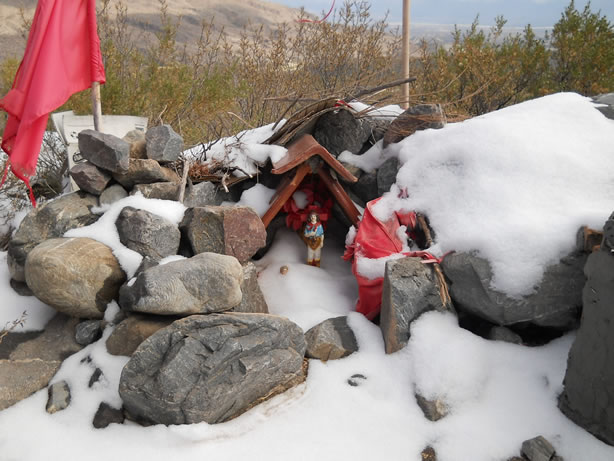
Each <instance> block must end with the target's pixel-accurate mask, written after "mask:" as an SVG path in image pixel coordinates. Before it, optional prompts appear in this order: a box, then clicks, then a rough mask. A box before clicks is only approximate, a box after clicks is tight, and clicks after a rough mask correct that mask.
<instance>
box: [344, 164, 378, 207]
mask: <svg viewBox="0 0 614 461" xmlns="http://www.w3.org/2000/svg"><path fill="white" fill-rule="evenodd" d="M350 190H351V191H352V192H353V193H355V194H356V195H357V196H358V198H360V200H362V201H363V202H364V203H367V202H370V201H371V200H373V199H376V198H377V197H379V189H378V187H377V172H373V173H365V174H363V175H361V176H360V178H359V179H358V182H356V183H354V184H352V185H351V186H350Z"/></svg>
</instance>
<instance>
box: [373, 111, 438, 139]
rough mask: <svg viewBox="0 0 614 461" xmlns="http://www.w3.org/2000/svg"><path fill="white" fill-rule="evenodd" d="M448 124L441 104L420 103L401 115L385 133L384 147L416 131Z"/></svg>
mask: <svg viewBox="0 0 614 461" xmlns="http://www.w3.org/2000/svg"><path fill="white" fill-rule="evenodd" d="M445 124H446V116H445V114H444V112H443V109H442V108H441V106H440V105H439V104H418V105H416V106H412V107H410V108H409V109H407V110H406V111H405V112H403V113H402V114H401V115H399V116H398V117H397V118H396V119H395V120H394V121H393V122H392V123H391V124H390V126H389V127H388V130H387V131H386V134H385V135H384V147H386V146H387V145H388V144H393V143H396V142H399V141H401V140H402V139H405V138H406V137H407V136H410V135H412V134H414V133H415V132H416V131H420V130H426V129H427V128H432V129H439V128H443V127H444V126H445Z"/></svg>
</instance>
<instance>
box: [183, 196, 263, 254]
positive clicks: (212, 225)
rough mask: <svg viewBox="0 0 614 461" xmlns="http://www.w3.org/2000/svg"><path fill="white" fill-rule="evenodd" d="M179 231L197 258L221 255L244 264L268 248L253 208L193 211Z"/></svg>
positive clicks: (258, 218)
mask: <svg viewBox="0 0 614 461" xmlns="http://www.w3.org/2000/svg"><path fill="white" fill-rule="evenodd" d="M179 227H180V229H181V231H182V232H183V234H184V235H185V236H186V237H187V239H188V241H189V242H190V245H191V246H192V250H193V251H194V253H195V254H198V253H203V252H213V253H220V254H225V255H229V256H234V257H235V258H237V259H238V260H239V261H240V262H241V263H244V262H246V261H248V260H249V259H250V258H251V257H252V256H253V255H254V254H256V252H257V251H258V249H260V248H262V247H264V246H265V245H266V229H265V228H264V224H263V223H262V220H261V219H260V217H259V216H258V214H257V213H256V212H255V211H254V210H253V209H252V208H250V207H245V206H232V207H219V206H205V207H198V208H190V209H188V210H187V211H186V212H185V215H184V217H183V221H182V222H181V224H180V226H179Z"/></svg>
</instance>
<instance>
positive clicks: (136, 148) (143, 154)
mask: <svg viewBox="0 0 614 461" xmlns="http://www.w3.org/2000/svg"><path fill="white" fill-rule="evenodd" d="M122 139H123V140H124V141H126V142H127V143H128V144H130V158H147V142H146V141H145V133H144V132H143V131H141V130H132V131H129V132H128V133H126V135H125V136H124V137H123V138H122Z"/></svg>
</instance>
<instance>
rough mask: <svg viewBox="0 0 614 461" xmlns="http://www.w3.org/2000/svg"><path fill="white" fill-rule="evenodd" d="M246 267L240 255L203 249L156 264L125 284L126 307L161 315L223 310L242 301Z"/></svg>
mask: <svg viewBox="0 0 614 461" xmlns="http://www.w3.org/2000/svg"><path fill="white" fill-rule="evenodd" d="M242 280H243V269H242V267H241V264H239V262H238V261H237V259H236V258H233V257H231V256H225V255H220V254H216V253H201V254H198V255H196V256H194V257H192V258H189V259H183V260H179V261H173V262H170V263H168V264H164V265H162V266H155V267H152V268H150V269H147V270H145V271H143V272H141V273H139V274H138V275H137V277H136V280H135V282H134V283H132V284H126V285H124V286H122V288H121V290H120V294H119V304H120V306H121V307H122V309H125V310H128V311H134V312H144V313H149V314H158V315H178V316H187V315H192V314H207V313H211V312H222V311H226V310H228V309H231V308H233V307H235V306H237V305H238V304H239V303H240V302H241V298H242V295H241V288H240V286H241V282H242Z"/></svg>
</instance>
